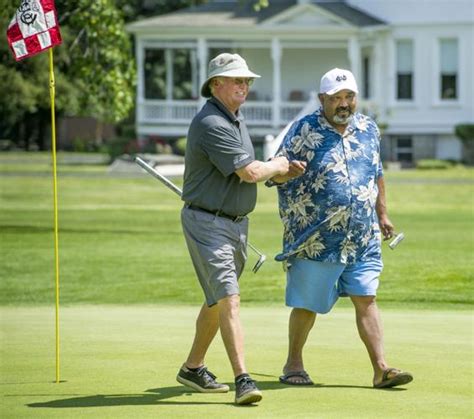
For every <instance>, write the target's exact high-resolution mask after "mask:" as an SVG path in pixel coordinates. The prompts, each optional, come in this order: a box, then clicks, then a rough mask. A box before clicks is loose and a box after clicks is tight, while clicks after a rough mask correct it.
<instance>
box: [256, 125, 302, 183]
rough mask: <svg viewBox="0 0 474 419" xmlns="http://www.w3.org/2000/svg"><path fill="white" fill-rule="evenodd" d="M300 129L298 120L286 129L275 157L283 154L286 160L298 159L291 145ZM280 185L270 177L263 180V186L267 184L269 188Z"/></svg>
mask: <svg viewBox="0 0 474 419" xmlns="http://www.w3.org/2000/svg"><path fill="white" fill-rule="evenodd" d="M300 131H301V124H300V123H299V122H298V121H297V122H294V123H293V125H292V126H291V127H290V129H289V130H288V132H287V133H286V135H285V136H284V137H283V140H282V141H281V144H280V146H279V147H278V150H277V152H276V154H275V157H280V156H284V157H286V158H287V159H288V161H292V160H300V159H299V158H298V156H297V154H296V153H295V151H294V147H293V138H294V137H295V136H296V135H299V133H300ZM281 185H283V184H282V183H277V182H274V181H273V180H271V179H268V180H267V181H266V182H265V186H268V187H269V188H270V187H272V186H281Z"/></svg>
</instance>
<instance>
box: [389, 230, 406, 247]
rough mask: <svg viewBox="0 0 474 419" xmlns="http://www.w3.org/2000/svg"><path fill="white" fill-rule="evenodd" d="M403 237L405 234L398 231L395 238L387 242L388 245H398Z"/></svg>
mask: <svg viewBox="0 0 474 419" xmlns="http://www.w3.org/2000/svg"><path fill="white" fill-rule="evenodd" d="M404 238H405V235H404V234H403V233H399V234H397V235H396V236H395V238H394V239H393V240H392V241H391V242H390V243H389V244H388V247H390V249H392V250H393V249H395V247H397V246H398V245H399V243H400V242H401V241H402V240H403V239H404Z"/></svg>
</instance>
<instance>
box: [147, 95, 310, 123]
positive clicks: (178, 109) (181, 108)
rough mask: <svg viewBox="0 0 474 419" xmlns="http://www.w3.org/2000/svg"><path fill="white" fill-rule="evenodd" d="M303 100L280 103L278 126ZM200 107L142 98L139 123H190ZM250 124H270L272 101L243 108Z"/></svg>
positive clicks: (196, 103) (250, 103)
mask: <svg viewBox="0 0 474 419" xmlns="http://www.w3.org/2000/svg"><path fill="white" fill-rule="evenodd" d="M305 104H306V102H281V104H280V119H279V120H278V121H276V125H277V127H281V126H284V125H286V124H287V123H288V122H289V121H291V120H292V119H293V118H294V117H295V115H297V114H298V112H299V111H300V110H301V109H302V108H303V107H304V106H305ZM200 107H201V102H200V101H198V100H174V101H167V100H144V101H142V102H140V103H139V104H138V122H139V123H144V124H158V123H159V124H189V123H190V122H191V119H192V118H193V117H194V115H196V113H197V112H198V111H199V109H200ZM242 112H243V114H244V116H245V122H246V123H247V125H249V126H262V127H267V126H268V127H271V126H273V124H274V123H275V122H274V121H273V103H272V102H260V101H248V102H246V103H245V104H244V106H243V107H242Z"/></svg>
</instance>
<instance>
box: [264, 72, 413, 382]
mask: <svg viewBox="0 0 474 419" xmlns="http://www.w3.org/2000/svg"><path fill="white" fill-rule="evenodd" d="M357 94H358V88H357V83H356V81H355V78H354V76H353V74H352V73H351V72H350V71H348V70H344V69H340V68H334V69H332V70H330V71H328V72H327V73H326V74H324V75H323V77H322V79H321V84H320V89H319V100H320V102H321V108H320V109H318V110H317V111H316V112H314V113H312V114H310V115H306V116H305V117H303V118H302V119H300V120H299V121H297V122H295V123H294V124H293V126H292V127H291V128H290V130H289V131H288V134H287V135H286V136H285V138H284V139H283V142H282V145H281V146H280V149H279V151H278V153H277V156H284V157H287V158H288V159H289V160H292V159H298V160H304V161H306V163H307V170H306V173H305V175H303V176H301V177H299V178H298V179H294V180H292V181H291V182H288V183H284V184H281V183H282V182H284V181H286V180H288V179H287V178H286V177H285V176H280V177H275V178H273V179H272V181H273V182H270V184H269V185H271V183H275V182H276V183H278V197H279V206H280V215H281V217H282V220H283V222H284V237H283V251H282V252H281V253H280V254H279V255H277V256H276V259H277V260H279V261H284V263H286V265H287V285H286V305H287V306H289V307H292V308H293V310H292V312H291V315H290V321H289V333H288V336H289V345H288V347H289V349H288V358H287V360H286V363H285V365H284V367H283V375H282V376H281V377H280V381H281V382H282V383H284V384H288V385H299V386H301V385H312V384H313V381H312V380H311V378H310V376H309V375H308V373H307V372H306V371H305V368H304V364H303V347H304V344H305V342H306V339H307V337H308V335H309V332H310V331H311V329H312V327H313V325H314V322H315V320H316V316H317V313H320V314H324V313H328V312H329V311H330V310H331V309H332V307H333V306H334V304H335V303H336V301H337V300H338V298H339V297H349V298H350V299H351V301H352V303H353V305H354V308H355V317H356V323H357V328H358V331H359V335H360V338H361V339H362V341H363V342H364V344H365V346H366V348H367V352H368V354H369V358H370V361H371V364H372V367H373V379H372V384H373V386H374V387H375V388H387V387H395V386H400V385H405V384H407V383H409V382H410V381H412V380H413V376H412V375H411V374H410V373H408V372H404V371H401V370H399V369H397V368H390V367H389V364H388V363H387V361H386V360H385V354H384V349H383V329H382V323H381V320H380V315H379V310H378V307H377V304H376V302H375V296H376V293H377V292H376V291H377V288H378V284H379V275H380V273H381V271H382V267H383V264H382V259H381V235H383V236H384V238H385V239H389V238H391V237H392V235H393V232H394V227H393V224H392V223H391V221H390V219H389V218H388V213H387V205H386V200H385V185H384V180H383V171H382V164H381V161H380V132H379V130H378V128H377V125H376V123H375V122H374V121H373V120H372V119H371V118H369V117H367V116H365V115H362V114H360V113H358V112H356V105H357Z"/></svg>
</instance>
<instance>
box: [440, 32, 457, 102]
mask: <svg viewBox="0 0 474 419" xmlns="http://www.w3.org/2000/svg"><path fill="white" fill-rule="evenodd" d="M439 47H440V54H439V57H440V98H441V99H442V100H453V99H457V98H458V86H457V83H458V42H457V40H456V39H442V40H440V44H439Z"/></svg>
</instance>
